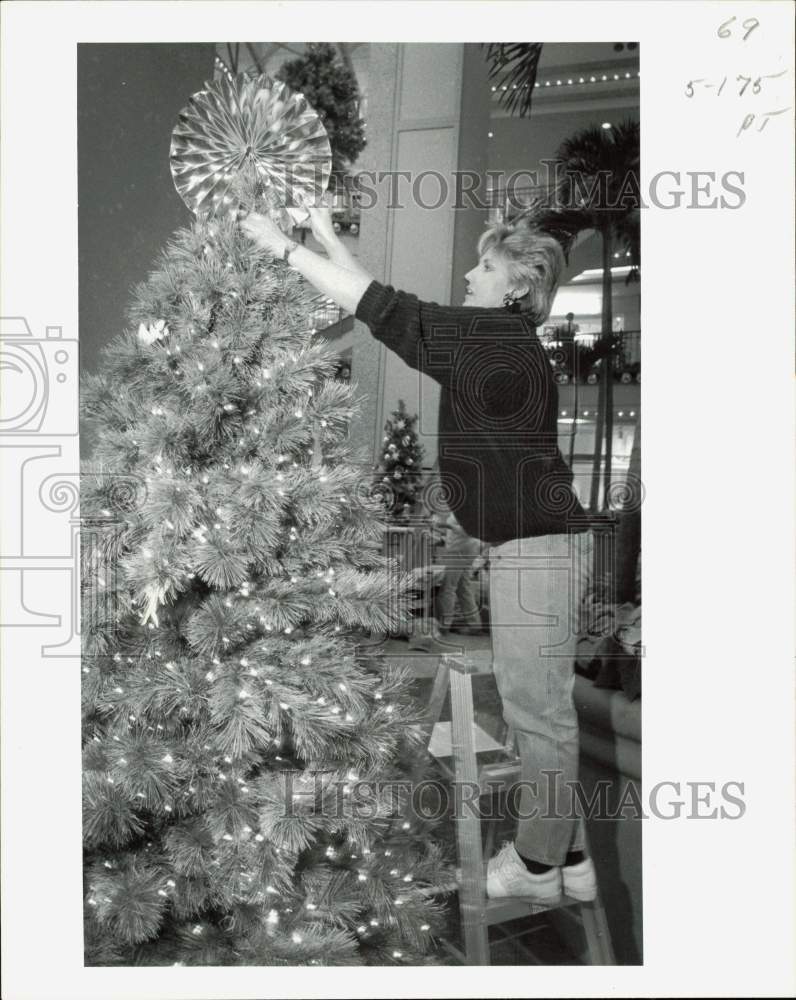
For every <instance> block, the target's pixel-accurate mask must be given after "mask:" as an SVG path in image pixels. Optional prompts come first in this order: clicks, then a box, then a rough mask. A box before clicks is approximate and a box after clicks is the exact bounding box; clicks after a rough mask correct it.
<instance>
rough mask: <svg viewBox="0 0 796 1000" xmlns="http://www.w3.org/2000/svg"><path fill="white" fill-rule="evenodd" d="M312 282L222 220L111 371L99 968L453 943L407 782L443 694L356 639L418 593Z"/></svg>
mask: <svg viewBox="0 0 796 1000" xmlns="http://www.w3.org/2000/svg"><path fill="white" fill-rule="evenodd" d="M305 292H306V288H305V286H304V284H303V282H302V280H301V279H300V278H299V277H298V276H297V275H296V274H295V272H293V271H291V270H290V269H289V268H288V267H287V266H286V265H285V264H283V263H282V262H275V261H273V260H271V259H270V258H268V257H267V256H266V255H264V254H263V253H262V252H260V251H258V250H256V249H255V248H254V247H253V245H252V244H251V242H250V241H249V240H248V239H247V238H246V237H245V236H244V235H243V234H242V232H241V230H240V228H239V226H238V225H237V223H236V222H235V220H234V217H233V218H229V217H227V218H222V219H219V220H217V221H213V220H212V219H211V220H200V221H198V222H196V223H195V224H194V225H193V226H192V227H191V228H189V229H184V230H181V231H179V232H178V233H177V234H176V235H175V237H174V238H173V240H172V242H171V243H170V244H169V245H168V246H167V248H166V250H165V252H164V253H163V254H162V256H161V258H160V260H159V262H158V266H157V268H156V269H155V270H154V271H153V273H152V274H151V275H150V277H149V279H148V281H146V283H145V284H143V285H141V286H140V287H139V288H138V289H137V291H136V293H135V297H134V302H133V305H132V308H131V310H130V320H131V328H130V329H129V330H128V331H127V332H125V333H124V334H123V335H122V336H120V337H117V339H115V340H114V341H113V343H111V344H110V345H109V346H108V347H107V348H106V349H105V352H104V355H105V360H104V367H103V369H102V370H101V372H100V373H99V374H96V375H87V376H86V377H85V378H84V382H83V386H82V398H81V406H82V411H83V416H84V417H85V418H86V419H87V420H89V421H90V422H93V423H94V424H95V425H96V427H97V429H98V444H97V447H96V450H95V453H94V455H93V456H92V458H91V460H90V467H87V468H85V469H84V475H83V477H82V487H81V513H82V516H83V523H84V533H83V578H82V582H83V602H82V606H83V615H84V620H83V628H82V637H83V652H84V658H83V665H82V671H83V737H84V825H83V832H84V847H85V857H84V872H85V889H86V897H85V914H86V926H85V945H86V961H87V963H88V964H90V965H114V964H115V965H129V964H143V965H162V964H167V965H170V964H177V965H180V964H185V965H227V964H229V965H234V964H238V965H291V966H292V965H302V964H311V965H312V964H314V965H327V964H329V965H332V964H338V965H347V964H378V965H383V964H423V963H427V962H430V961H435V959H434V957H433V947H432V942H433V940H434V935H435V933H436V934H438V933H439V932H440V928H441V919H442V910H441V906H440V904H439V903H438V902H436V901H434V900H433V899H432V898H430V897H429V895H428V894H427V892H426V891H424V890H427V889H428V888H429V887H430V886H433V885H439V884H441V883H444V882H446V881H447V880H448V879H449V873H448V871H447V870H446V867H445V864H444V863H443V858H442V854H441V851H440V849H439V847H438V846H437V845H436V843H435V841H434V840H433V838H432V837H431V836H430V832H429V831H430V829H431V828H430V826H429V825H428V824H427V823H425V822H424V821H423V820H422V818H418V817H416V816H409V815H408V814H407V811H406V804H405V802H404V801H403V800H402V799H401V797H400V796H396V795H395V794H393V792H392V789H393V788H394V785H391V784H390V782H392V781H393V779H395V780H398V779H405V778H406V768H407V767H408V766H409V764H410V762H411V761H412V756H413V754H415V753H416V752H417V742H416V740H417V737H416V736H415V735H414V730H412V729H411V728H410V726H409V721H410V719H411V718H412V717H416V706H414V705H413V704H412V703H411V702H410V701H409V699H408V697H407V690H408V688H407V683H406V681H405V680H404V679H403V677H402V676H401V675H396V674H392V673H390V672H381V673H378V672H376V671H374V670H372V669H369V668H368V664H367V663H366V662H364V661H362V660H361V659H359V658H358V657H357V655H356V642H357V640H358V638H359V636H361V635H362V634H363V633H365V634H367V633H369V632H371V631H375V632H387V631H390V630H392V629H394V628H395V627H396V625H398V624H400V622H401V621H402V620H403V619H404V618H405V617H406V611H405V605H406V591H407V586H406V583H405V581H403V580H402V579H399V578H398V577H397V576H396V574H395V572H394V570H393V568H392V566H391V564H389V563H388V562H387V560H385V559H384V557H383V556H381V555H380V548H379V546H380V541H381V535H382V530H383V526H382V519H383V511H382V508H381V506H380V504H379V503H378V501H377V500H375V499H372V498H369V497H368V493H369V489H370V484H369V483H368V484H362V482H361V478H360V472H359V471H358V468H357V467H356V466H355V465H354V464H352V462H351V458H350V456H349V453H348V449H347V445H346V440H345V435H346V430H345V428H346V426H347V422H348V420H349V418H350V415H351V413H352V408H353V406H354V403H353V400H352V396H351V389H350V388H349V387H348V385H346V384H344V383H342V382H339V381H337V380H335V379H334V378H333V377H332V376H333V373H334V368H335V358H334V356H333V355H331V354H330V353H328V352H327V350H326V349H325V348H324V347H322V346H319V345H318V344H317V343H316V342H314V340H313V337H312V333H313V331H312V330H311V328H310V322H309V310H310V308H311V307H310V306H308V305H307V304H306V298H307V296H306V294H305ZM406 454H409V451H407V452H406ZM411 454H413V455H415V454H417V453H416V452H412V453H411ZM363 485H365V489H362V486H363ZM89 526H90V527H91V531H89ZM363 789H364V790H365V791H366V792H367V793H368V794H367V802H366V805H365V807H363V804H362V803H363V794H365V793H364V792H363Z"/></svg>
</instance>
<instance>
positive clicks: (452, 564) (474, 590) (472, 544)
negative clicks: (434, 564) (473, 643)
mask: <svg viewBox="0 0 796 1000" xmlns="http://www.w3.org/2000/svg"><path fill="white" fill-rule="evenodd" d="M480 553H481V543H480V542H479V541H478V539H477V538H470V537H469V536H468V535H465V534H464V533H463V532H458V531H457V532H452V531H450V532H449V533H448V543H447V545H445V546H444V547H443V549H442V553H441V559H442V563H443V565H444V566H445V575H444V576H443V578H442V584H441V585H440V589H439V593H438V594H437V618H438V619H439V622H440V625H442V627H443V628H448V627H449V626H450V624H451V622H452V621H453V614H454V611H455V610H456V604H457V601H458V604H459V614H460V615H461V617H462V619H463V620H464V621H465V622H466V623H467V624H468V625H472V626H475V627H477V628H480V627H481V612H480V610H479V605H480V601H479V597H480V594H479V590H478V587H477V584H476V581H475V580H474V579H473V571H472V565H473V560H474V559H475V557H476V556H478V555H480Z"/></svg>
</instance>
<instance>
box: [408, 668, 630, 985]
mask: <svg viewBox="0 0 796 1000" xmlns="http://www.w3.org/2000/svg"><path fill="white" fill-rule="evenodd" d="M486 674H490V675H491V674H492V653H491V650H484V651H480V652H471V653H464V652H461V653H460V654H455V655H443V656H440V657H439V658H438V666H437V671H436V676H435V679H434V686H433V689H432V693H431V698H430V702H429V707H428V713H427V715H426V717H425V719H424V721H423V723H422V726H421V728H422V730H423V731H424V733H425V735H426V737H427V741H428V748H429V753H431V754H432V756H434V757H435V759H436V763H437V765H438V766H439V767H440V769H441V771H442V772H443V774H444V775H445V776H446V777H447V778H449V779H451V780H452V781H454V782H456V787H458V788H460V789H472V790H473V791H475V786H477V789H478V794H477V795H473V796H471V797H470V798H471V801H470V802H468V803H466V804H464V801H463V808H462V809H461V810H460V813H461V814H460V815H459V816H458V817H457V819H456V820H455V823H456V841H457V847H458V855H459V868H460V872H461V875H460V880H459V886H458V892H459V909H460V915H461V926H462V936H463V943H464V952H460V951H458V949H450V950H452V951H454V953H455V954H456V956H457V957H458V958H459V959H460V960H461V961H462V962H463V963H464V964H466V965H489V964H490V937H489V931H490V928H492V927H495V928H497V926H498V925H500V924H505V923H507V922H508V921H512V920H517V919H518V918H521V917H524V916H530V915H532V914H536V913H541V912H547V911H550V914H551V919H553V918H559V917H560V918H561V919H560V920H558V919H556V921H555V922H556V923H559V924H560V925H561V929H562V931H563V930H564V925H565V924H566V923H567V921H571V922H574V923H575V924H578V925H580V927H581V928H582V930H583V935H584V938H585V943H586V947H585V954H584V957H585V958H586V960H587V962H588V964H591V965H615V964H616V962H615V959H614V954H613V949H612V947H611V936H610V933H609V930H608V923H607V920H606V917H605V911H604V909H603V906H602V903H601V901H600V894H599V889H598V893H597V898H596V900H594V902H590V903H581V902H578V901H577V900H574V899H570V898H568V897H566V896H564V897H562V901H561V903H559V904H558V905H556V906H555V907H547V906H542V905H539V904H538V903H532V902H530V901H528V900H524V899H522V898H520V897H517V898H509V899H488V898H487V895H486V863H485V858H484V854H485V851H484V848H483V847H482V820H481V816H480V810H479V809H478V808H477V804H478V802H479V801H480V800H481V799H483V798H484V797H485V796H488V795H494V794H496V791H497V790H498V789H499V788H500V787H501V786H502V787H503V788H508V787H509V786H510V784H511V783H512V782H513V781H516V780H517V779H518V778H519V775H520V764H519V758H518V756H517V753H516V748H515V745H514V740H513V735H512V734H511V733H509V734H508V737H507V740H506V742H505V743H504V744H501V743H498V742H497V741H495V740H493V739H491V737H489V736H488V734H486V733H485V732H484V731H483V730H482V729H480V728H479V727H478V726H477V725H476V724H475V716H474V708H473V685H472V680H473V677H476V676H483V675H486ZM448 692H450V704H451V720H450V724H447V723H441V722H440V715H441V714H442V708H443V705H444V703H445V698H446V695H447V693H448ZM484 752H489V753H490V756H492V757H495V756H497V757H501V758H502V759H500V760H499V761H498V762H497V763H495V762H492V763H479V760H478V755H479V754H483V753H484ZM447 761H451V763H450V764H449V763H447ZM495 829H496V827H495V824H492V826H491V827H490V830H489V835H488V837H487V853H489V854H490V855H491V853H492V851H493V849H494V832H495ZM553 911H555V912H553ZM505 936H508V935H505ZM529 957H531V961H534V960H535V959H534V958H533V956H530V953H529ZM536 961H538V959H536Z"/></svg>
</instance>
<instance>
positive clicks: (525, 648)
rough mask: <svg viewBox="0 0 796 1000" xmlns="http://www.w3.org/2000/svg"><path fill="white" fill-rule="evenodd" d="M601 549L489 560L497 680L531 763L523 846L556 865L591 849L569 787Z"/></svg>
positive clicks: (555, 544) (556, 539) (585, 542)
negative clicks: (588, 612) (581, 664)
mask: <svg viewBox="0 0 796 1000" xmlns="http://www.w3.org/2000/svg"><path fill="white" fill-rule="evenodd" d="M593 548H594V540H593V536H592V533H591V532H581V533H577V534H562V535H544V536H541V537H538V538H519V539H513V540H512V541H510V542H506V543H505V544H503V545H498V546H496V547H494V548H492V549H491V550H490V554H489V566H490V574H489V580H490V619H491V627H492V649H493V653H494V671H495V679H496V681H497V687H498V692H499V694H500V698H501V701H502V702H503V717H504V719H505V720H506V722H507V723H508V725H509V726H511V727H512V728H513V730H514V735H515V737H516V739H517V745H518V749H519V754H520V759H521V762H522V778H521V780H522V784H521V786H520V787H521V791H520V796H519V816H520V819H519V822H518V827H517V836H516V840H515V846H516V848H517V851H518V852H519V853H520V854H521V855H523V856H524V857H526V858H531V859H532V860H534V861H538V862H540V863H542V864H547V865H560V864H562V863H563V862H564V858H565V857H566V854H567V852H568V851H577V850H582V849H583V847H584V837H583V828H582V824H581V822H580V821H579V820H578V819H577V818H576V802H577V800H576V799H575V797H574V794H573V792H572V789H571V786H570V785H569V784H568V782H572V783H574V782H575V781H576V780H577V777H578V719H577V714H576V712H575V706H574V704H573V700H572V689H573V686H574V682H575V653H576V645H577V639H578V632H579V630H580V608H581V603H582V599H583V596H584V592H585V588H586V587H587V585H588V583H589V581H590V579H591V569H592V558H593ZM524 817H526V818H524Z"/></svg>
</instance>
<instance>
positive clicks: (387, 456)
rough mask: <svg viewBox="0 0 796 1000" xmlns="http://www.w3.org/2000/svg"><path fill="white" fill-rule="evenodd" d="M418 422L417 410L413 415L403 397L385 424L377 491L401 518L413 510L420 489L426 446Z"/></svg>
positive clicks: (394, 514)
mask: <svg viewBox="0 0 796 1000" xmlns="http://www.w3.org/2000/svg"><path fill="white" fill-rule="evenodd" d="M416 425H417V414H415V415H414V416H413V417H410V416H409V414H408V413H407V411H406V404H405V403H404V401H403V400H402V399H399V400H398V409H397V410H394V411H393V414H392V416H391V417H390V419H389V420H388V421H387V423H386V424H385V425H384V430H385V431H386V434H385V435H384V437H383V438H382V447H383V449H384V451H383V453H382V457H381V462H380V463H379V470H378V474H377V478H376V486H375V490H374V492H375V493H376V494H378V495H380V496H381V497H382V500H383V502H384V505H385V506H386V508H387V510H388V511H389V512H390V514H391V515H392V516H393V517H394V518H397V519H402V518H405V517H407V516H408V515H409V514H410V513H411V512H412V509H413V507H414V506H415V504H416V503H417V500H418V496H419V493H420V485H421V480H422V475H423V446H422V445H421V444H420V440H419V438H418V436H417V429H416Z"/></svg>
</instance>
